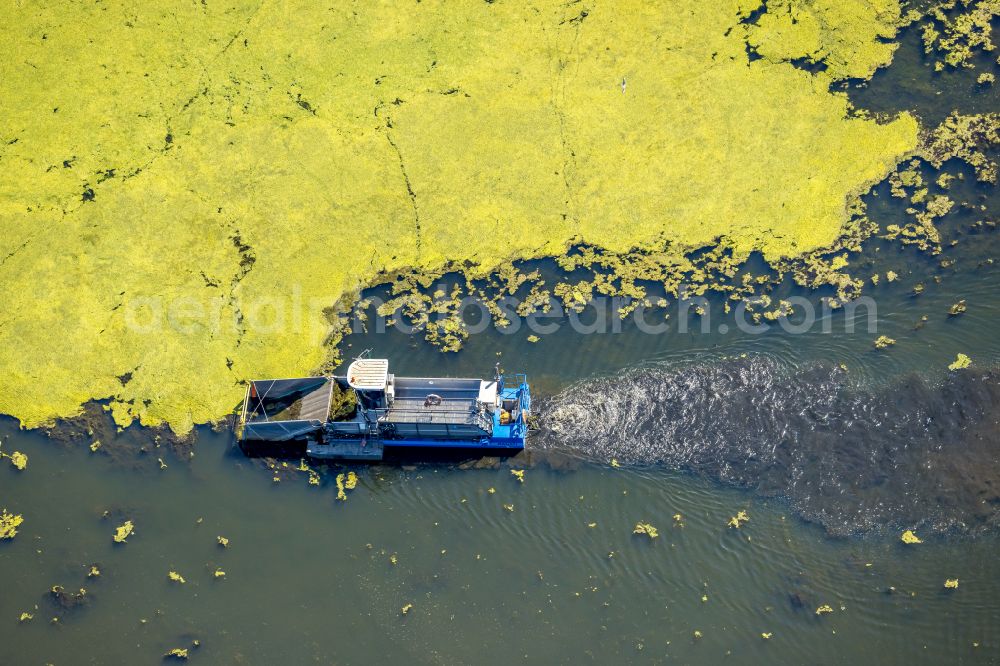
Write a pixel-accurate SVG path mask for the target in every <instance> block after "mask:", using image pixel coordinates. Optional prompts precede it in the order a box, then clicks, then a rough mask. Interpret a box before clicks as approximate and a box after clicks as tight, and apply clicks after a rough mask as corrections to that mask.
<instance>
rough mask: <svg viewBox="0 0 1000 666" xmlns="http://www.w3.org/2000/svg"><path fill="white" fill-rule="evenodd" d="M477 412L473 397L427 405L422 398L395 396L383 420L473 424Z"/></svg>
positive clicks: (391, 421) (389, 421) (390, 421)
mask: <svg viewBox="0 0 1000 666" xmlns="http://www.w3.org/2000/svg"><path fill="white" fill-rule="evenodd" d="M477 414H478V410H477V409H476V401H475V399H472V400H461V399H460V400H442V401H441V404H440V405H428V404H425V399H424V398H397V399H396V401H395V402H393V403H392V407H390V408H389V409H388V411H387V412H386V414H385V422H387V423H439V424H448V425H474V424H475V423H476V416H477Z"/></svg>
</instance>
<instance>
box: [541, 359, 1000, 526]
mask: <svg viewBox="0 0 1000 666" xmlns="http://www.w3.org/2000/svg"><path fill="white" fill-rule="evenodd" d="M539 407H540V413H541V416H542V419H541V421H542V428H541V432H540V433H539V435H538V436H537V437H536V438H535V440H534V444H533V446H535V447H537V448H541V449H548V450H562V451H566V450H568V451H569V452H571V453H573V454H575V455H579V456H581V457H584V458H589V459H593V460H597V461H603V462H610V461H611V460H612V459H616V460H617V461H618V462H619V463H622V464H636V465H639V464H644V465H653V464H655V465H661V466H669V467H671V468H676V469H684V470H690V471H694V472H698V473H702V474H705V475H708V476H711V477H714V478H717V479H719V480H721V481H723V482H726V483H730V484H734V485H738V486H741V487H746V488H751V489H754V490H756V491H758V492H760V493H763V494H765V495H775V496H783V497H785V498H787V499H788V500H789V501H790V502H791V504H792V505H793V507H794V508H795V510H796V511H798V512H799V513H800V514H801V515H802V516H803V517H805V518H807V519H809V520H814V521H817V522H819V523H821V524H823V525H824V526H825V527H826V528H827V529H828V530H830V531H831V532H834V533H851V532H857V531H866V530H875V529H880V528H888V527H895V526H902V525H905V526H907V527H913V526H917V527H922V528H924V529H927V530H930V529H934V530H956V531H963V532H978V531H982V530H985V529H991V528H996V527H998V526H1000V437H998V432H1000V430H998V418H1000V373H997V372H995V371H986V372H969V371H963V372H958V373H952V375H951V376H949V377H948V378H947V379H946V380H945V381H944V382H943V383H939V384H932V383H929V382H928V381H927V380H924V379H922V378H920V377H918V376H916V375H914V376H908V377H905V378H903V379H901V380H899V381H898V382H896V383H895V384H893V385H891V386H890V387H889V388H888V389H883V390H879V391H878V392H876V391H873V390H858V389H856V388H853V387H852V385H851V383H850V382H849V376H848V373H847V372H846V371H844V370H843V369H841V368H839V367H836V366H827V365H813V366H810V367H806V368H789V367H786V366H784V365H782V364H781V363H779V362H778V361H776V360H774V359H770V358H767V357H750V358H743V359H737V360H734V361H727V362H723V363H713V364H704V365H695V366H690V367H687V368H681V369H678V368H673V367H668V366H663V365H646V366H641V367H635V368H630V369H626V370H624V371H622V372H621V373H619V374H617V375H614V376H610V377H601V378H596V379H589V380H585V381H582V382H579V383H577V384H575V385H573V386H571V387H570V388H568V389H566V390H565V391H563V392H561V393H559V394H558V395H556V396H554V397H552V398H550V399H548V400H545V401H542V403H541V404H540V405H539Z"/></svg>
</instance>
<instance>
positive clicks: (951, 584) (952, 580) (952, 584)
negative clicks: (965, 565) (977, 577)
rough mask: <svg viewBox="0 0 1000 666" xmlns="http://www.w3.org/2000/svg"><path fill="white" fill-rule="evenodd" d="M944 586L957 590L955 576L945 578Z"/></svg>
mask: <svg viewBox="0 0 1000 666" xmlns="http://www.w3.org/2000/svg"><path fill="white" fill-rule="evenodd" d="M944 586H945V587H946V588H948V589H949V590H957V589H958V579H957V578H949V579H947V580H945V582H944Z"/></svg>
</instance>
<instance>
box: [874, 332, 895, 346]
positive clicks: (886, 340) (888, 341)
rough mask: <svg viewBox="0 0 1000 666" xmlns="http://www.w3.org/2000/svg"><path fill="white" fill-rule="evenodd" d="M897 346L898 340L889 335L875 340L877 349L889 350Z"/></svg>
mask: <svg viewBox="0 0 1000 666" xmlns="http://www.w3.org/2000/svg"><path fill="white" fill-rule="evenodd" d="M894 344H896V340H895V339H893V338H890V337H889V336H888V335H880V336H878V337H877V338H876V339H875V349H887V348H889V347H891V346H893V345H894Z"/></svg>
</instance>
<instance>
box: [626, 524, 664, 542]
mask: <svg viewBox="0 0 1000 666" xmlns="http://www.w3.org/2000/svg"><path fill="white" fill-rule="evenodd" d="M632 534H645V535H646V536H648V537H649V538H650V539H655V538H656V537H658V536H660V532H659V531H658V530H657V529H656V528H655V527H653V526H652V525H650V524H649V523H636V524H635V528H634V529H633V530H632Z"/></svg>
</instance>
